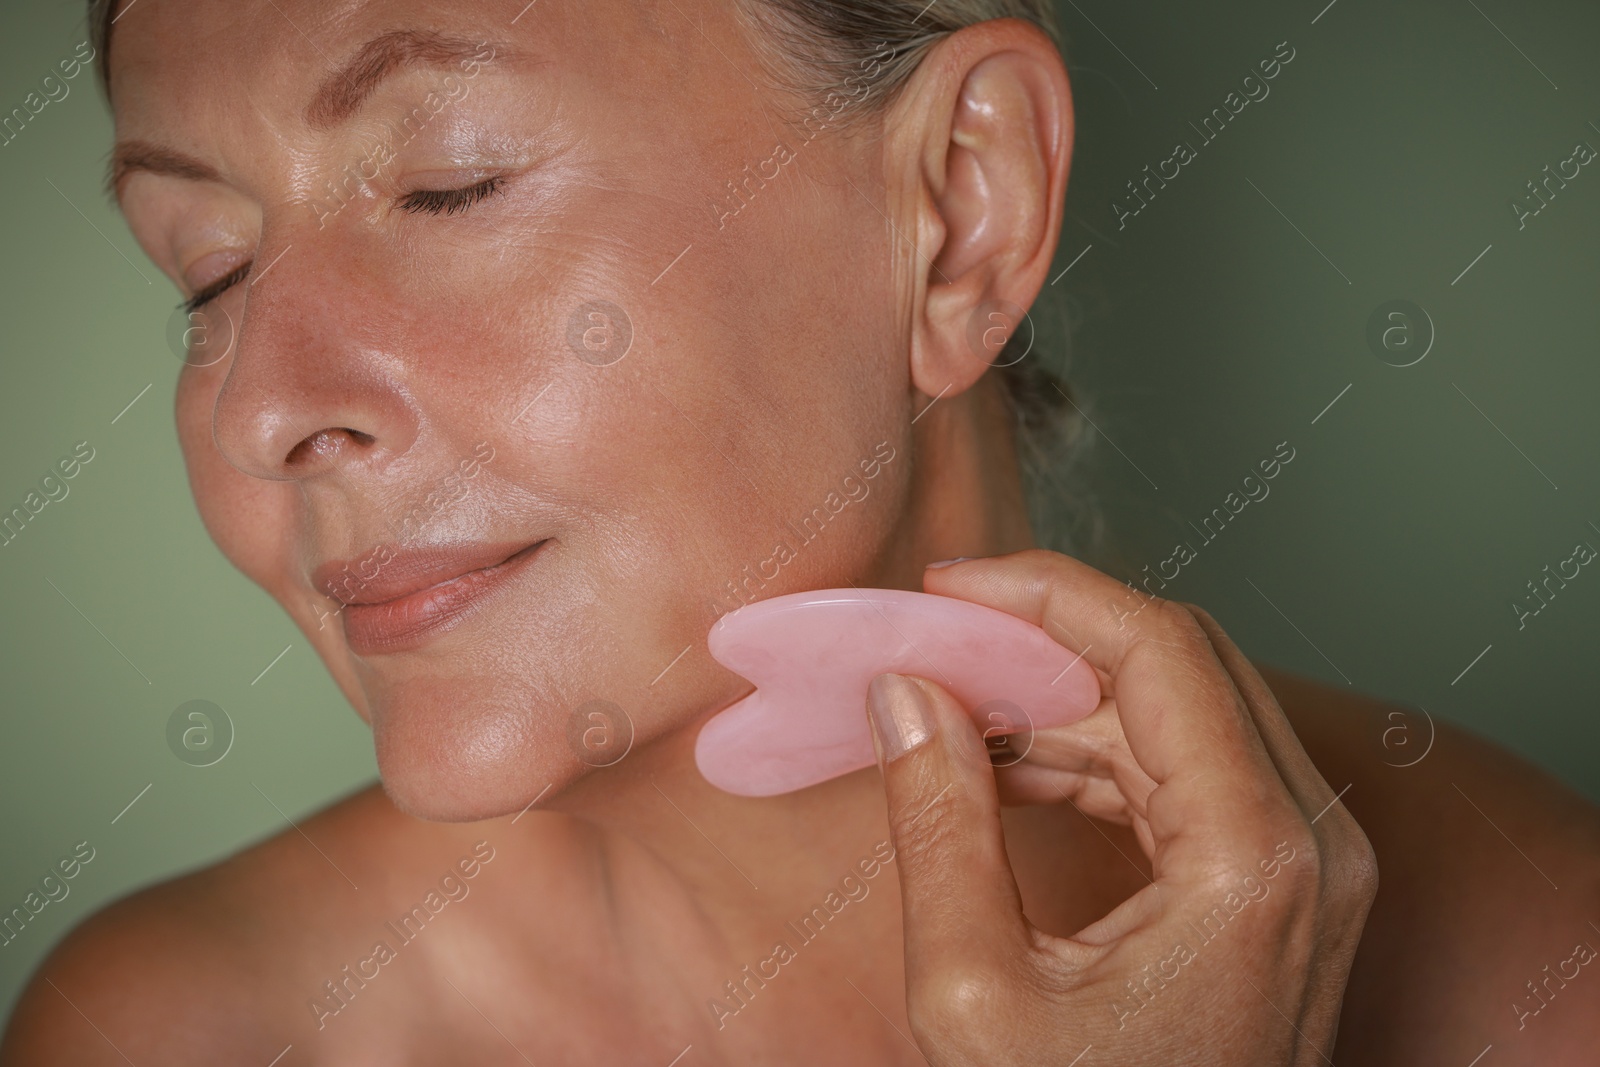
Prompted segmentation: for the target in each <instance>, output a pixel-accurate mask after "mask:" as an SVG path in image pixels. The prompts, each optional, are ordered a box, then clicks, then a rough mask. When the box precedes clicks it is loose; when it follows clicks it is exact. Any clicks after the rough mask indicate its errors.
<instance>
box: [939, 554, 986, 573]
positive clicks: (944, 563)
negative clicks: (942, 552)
mask: <svg viewBox="0 0 1600 1067" xmlns="http://www.w3.org/2000/svg"><path fill="white" fill-rule="evenodd" d="M977 558H978V557H977V556H957V557H956V558H955V559H941V560H940V561H939V562H938V563H930V564H928V570H930V571H931V570H933V569H934V568H935V567H948V566H950V564H952V563H965V562H966V561H967V560H969V559H977Z"/></svg>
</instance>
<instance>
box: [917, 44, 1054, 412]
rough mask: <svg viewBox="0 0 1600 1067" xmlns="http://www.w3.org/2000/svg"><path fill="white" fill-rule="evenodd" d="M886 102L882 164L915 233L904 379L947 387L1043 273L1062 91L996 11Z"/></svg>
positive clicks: (952, 389)
mask: <svg viewBox="0 0 1600 1067" xmlns="http://www.w3.org/2000/svg"><path fill="white" fill-rule="evenodd" d="M894 110H895V111H896V112H898V114H891V115H890V116H888V122H887V123H886V125H885V130H886V131H887V132H888V137H887V138H886V149H887V151H888V153H889V155H888V157H887V158H886V163H887V165H888V167H889V168H890V169H889V177H890V182H891V183H892V184H896V185H899V186H900V188H901V190H902V191H903V193H905V194H908V195H907V196H906V198H905V199H904V200H903V201H902V203H905V204H907V205H909V206H910V210H911V211H912V212H914V215H915V220H914V221H915V226H914V228H913V229H912V231H911V232H912V233H914V234H915V235H916V242H917V249H916V252H915V253H914V254H911V255H910V257H909V260H910V262H909V264H908V266H909V270H910V271H911V278H912V279H913V281H914V283H915V286H914V290H915V291H914V300H913V302H912V321H911V381H912V384H913V385H915V386H916V387H917V389H918V390H919V391H921V392H922V393H925V394H926V395H928V396H940V395H942V394H946V393H959V392H961V391H962V390H965V389H967V388H969V387H971V385H972V384H973V383H974V382H976V381H977V380H978V379H979V378H980V377H981V376H982V375H983V372H984V371H986V370H988V369H989V367H990V366H991V365H993V363H994V362H995V360H996V359H997V358H998V357H999V355H1000V350H1001V349H1002V348H1003V347H1004V346H1005V342H1006V341H1007V340H1009V339H1010V337H1011V335H1012V333H1013V332H1014V331H1015V330H1016V329H1017V328H1018V327H1019V326H1022V320H1023V319H1024V318H1025V309H1026V308H1027V307H1028V306H1029V305H1031V304H1032V303H1033V300H1034V298H1035V297H1036V296H1038V294H1039V290H1040V288H1041V287H1042V286H1043V285H1044V280H1045V276H1046V275H1047V274H1048V273H1049V270H1050V264H1051V260H1052V257H1054V255H1055V250H1056V241H1057V238H1058V236H1059V231H1060V227H1061V212H1062V200H1063V198H1064V196H1065V193H1066V187H1067V171H1068V168H1069V166H1070V163H1071V159H1072V132H1073V130H1072V93H1071V89H1070V88H1069V86H1068V83H1067V72H1066V68H1065V66H1064V65H1063V64H1062V61H1061V55H1060V53H1059V52H1058V51H1057V49H1056V46H1055V44H1054V42H1052V41H1051V40H1050V38H1049V37H1048V36H1047V35H1046V34H1045V33H1044V32H1043V31H1042V30H1040V29H1039V28H1038V27H1036V26H1034V25H1033V24H1031V23H1029V22H1025V21H1023V20H1020V19H996V20H992V21H988V22H981V23H978V24H977V25H974V26H969V27H967V28H965V29H962V30H960V31H958V32H956V33H954V34H952V35H951V36H949V37H947V38H946V39H944V40H943V41H941V42H939V44H938V45H936V46H935V47H934V48H933V49H932V50H930V52H929V53H928V55H927V56H926V57H924V59H923V62H922V63H921V64H920V65H919V66H918V68H917V71H916V72H915V73H914V74H913V75H912V79H911V81H910V83H908V84H907V85H906V87H905V92H904V93H903V94H902V95H901V96H900V97H899V99H898V100H896V102H895V105H894ZM1022 328H1023V329H1028V328H1030V327H1027V326H1022Z"/></svg>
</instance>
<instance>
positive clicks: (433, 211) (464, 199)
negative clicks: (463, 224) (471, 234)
mask: <svg viewBox="0 0 1600 1067" xmlns="http://www.w3.org/2000/svg"><path fill="white" fill-rule="evenodd" d="M505 183H506V180H505V178H504V177H503V176H501V175H496V176H495V177H493V178H489V179H488V180H486V181H481V182H479V183H478V184H476V185H469V186H467V187H466V188H464V189H419V190H417V191H416V192H414V193H411V194H409V195H408V196H406V197H405V199H403V200H401V201H400V206H401V208H403V209H404V210H406V211H409V212H412V213H413V214H416V213H418V212H427V213H428V214H430V215H454V214H456V213H458V212H462V211H465V210H467V209H468V208H469V207H471V206H472V205H473V204H476V203H478V202H479V201H481V200H487V199H488V198H489V197H491V196H493V195H494V194H495V193H498V192H499V191H500V190H501V188H502V187H503V186H504V185H505Z"/></svg>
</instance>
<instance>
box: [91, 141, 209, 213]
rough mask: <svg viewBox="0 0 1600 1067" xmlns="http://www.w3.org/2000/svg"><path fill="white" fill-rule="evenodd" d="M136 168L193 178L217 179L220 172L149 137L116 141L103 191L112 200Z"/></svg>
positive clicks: (204, 180) (196, 179)
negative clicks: (153, 142) (138, 139)
mask: <svg viewBox="0 0 1600 1067" xmlns="http://www.w3.org/2000/svg"><path fill="white" fill-rule="evenodd" d="M135 171H147V172H149V173H151V174H171V175H174V176H175V177H179V178H187V179H189V180H190V181H196V182H219V181H221V180H222V175H221V174H219V173H218V172H217V168H215V167H213V166H211V164H209V163H203V162H201V161H200V160H198V159H195V158H194V157H193V156H186V155H184V154H183V153H182V152H178V151H174V150H173V149H171V148H163V147H162V146H161V145H158V144H151V143H150V142H149V141H119V142H117V146H116V148H115V149H113V150H112V152H111V163H110V165H109V166H108V167H107V168H106V194H107V195H109V196H110V197H111V198H112V199H113V200H115V199H116V198H117V192H118V190H120V189H121V188H122V182H123V180H124V179H125V178H127V177H128V175H130V174H133V173H134V172H135Z"/></svg>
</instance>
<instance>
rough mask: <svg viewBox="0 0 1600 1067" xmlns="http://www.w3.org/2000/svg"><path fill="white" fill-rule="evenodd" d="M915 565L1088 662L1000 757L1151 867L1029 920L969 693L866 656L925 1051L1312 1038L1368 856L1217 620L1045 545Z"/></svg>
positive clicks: (1336, 975) (1067, 1057)
mask: <svg viewBox="0 0 1600 1067" xmlns="http://www.w3.org/2000/svg"><path fill="white" fill-rule="evenodd" d="M924 588H925V589H926V590H927V591H928V592H930V593H937V594H940V595H943V596H953V597H959V598H961V599H964V600H971V601H974V602H976V603H980V604H987V605H989V606H990V607H993V608H998V609H1000V610H1002V611H1007V612H1010V613H1011V614H1013V615H1016V616H1018V617H1020V618H1023V619H1027V620H1028V621H1029V622H1032V623H1034V624H1036V625H1039V626H1041V627H1043V628H1044V629H1045V630H1046V631H1047V632H1048V633H1050V634H1051V636H1053V637H1055V638H1056V640H1058V641H1061V643H1062V644H1063V645H1065V646H1066V647H1069V648H1071V649H1072V650H1073V651H1075V652H1080V653H1081V654H1082V655H1083V657H1084V659H1085V660H1086V661H1088V662H1089V663H1090V664H1092V665H1093V666H1094V667H1095V669H1096V670H1097V671H1098V672H1100V673H1101V679H1102V683H1103V686H1104V690H1105V694H1106V696H1105V699H1104V701H1103V702H1102V705H1101V707H1100V708H1099V709H1098V710H1097V711H1096V712H1095V713H1094V714H1093V715H1091V716H1090V717H1089V718H1088V719H1085V720H1083V721H1082V722H1080V723H1077V724H1074V725H1073V726H1069V727H1063V728H1060V729H1059V730H1053V731H1049V732H1048V733H1046V732H1043V731H1041V732H1040V733H1039V734H1038V736H1037V737H1036V738H1035V741H1034V745H1033V749H1032V750H1031V751H1030V752H1029V754H1028V759H1027V760H1025V761H1023V762H1022V763H1019V764H1017V765H1016V766H1013V767H1009V768H1006V769H1005V770H1003V771H1000V772H999V775H1000V777H1001V778H1002V779H1003V780H1004V781H1005V785H1006V788H1007V790H1008V792H1009V793H1010V794H1011V796H1012V798H1013V799H1023V800H1029V801H1030V802H1036V801H1042V800H1044V799H1047V798H1052V799H1056V800H1059V799H1060V797H1061V796H1062V795H1068V796H1072V797H1074V798H1075V799H1076V801H1077V802H1078V803H1079V805H1080V806H1081V807H1083V809H1084V810H1085V812H1086V813H1087V814H1089V815H1092V816H1096V817H1099V818H1108V819H1115V820H1119V821H1122V822H1127V823H1131V824H1132V826H1133V828H1134V830H1135V832H1136V833H1137V835H1138V838H1139V841H1140V843H1141V844H1142V845H1143V847H1144V849H1145V853H1146V855H1147V856H1148V857H1149V859H1150V862H1151V865H1152V870H1153V872H1154V883H1153V884H1152V885H1150V886H1147V887H1145V888H1144V889H1142V890H1140V891H1139V892H1137V893H1135V894H1134V895H1133V896H1131V897H1130V898H1128V899H1127V900H1125V901H1123V902H1122V904H1120V905H1119V906H1118V907H1116V908H1115V909H1114V910H1112V911H1111V913H1110V914H1109V915H1106V916H1105V917H1104V918H1102V919H1100V920H1099V921H1097V922H1095V923H1093V924H1091V925H1090V926H1088V927H1086V928H1084V929H1083V930H1080V931H1078V932H1077V933H1076V934H1074V935H1073V936H1071V937H1067V938H1060V937H1054V936H1051V935H1049V934H1046V933H1044V932H1043V931H1041V930H1039V929H1037V928H1035V927H1034V926H1033V924H1032V923H1030V922H1029V921H1028V919H1027V918H1026V917H1025V916H1024V915H1023V914H1022V903H1021V898H1020V896H1019V894H1018V892H1017V885H1016V880H1015V878H1014V877H1013V875H1012V872H1011V867H1010V864H1009V861H1008V860H1007V858H1006V849H1005V840H1004V837H1003V833H1002V829H1001V824H1000V818H999V814H1000V803H999V795H998V792H997V787H996V772H995V771H994V770H993V769H992V768H991V764H990V758H989V754H988V751H987V750H986V748H985V745H984V742H983V739H982V738H981V737H980V736H979V734H978V731H977V728H976V727H975V726H974V724H973V722H972V720H971V718H970V716H969V715H968V714H967V712H966V711H965V710H963V709H962V707H961V706H960V705H959V704H958V703H957V702H956V701H955V699H954V698H953V697H952V696H950V694H949V693H947V692H946V691H945V690H944V689H943V688H941V687H940V686H939V685H937V684H935V683H933V682H931V681H928V680H926V679H921V678H910V677H906V676H900V675H881V676H879V678H877V679H875V680H874V681H873V683H872V686H871V689H870V690H869V693H868V700H867V703H868V709H869V713H870V714H869V718H870V719H871V720H872V722H873V731H874V732H873V736H874V744H875V745H876V746H877V748H878V756H879V762H880V764H881V765H882V767H883V777H884V787H885V790H886V791H887V794H888V804H889V824H890V828H891V831H892V833H893V837H894V845H895V849H896V853H897V855H896V863H897V866H898V867H899V872H900V887H901V904H902V907H903V911H904V918H905V952H906V1002H907V1007H908V1010H909V1014H910V1020H911V1027H912V1031H913V1033H914V1035H915V1037H916V1040H917V1042H918V1044H919V1046H920V1047H921V1049H922V1051H923V1053H924V1054H925V1055H926V1056H927V1058H928V1061H929V1062H930V1063H931V1064H933V1065H934V1067H957V1065H962V1067H965V1065H974V1067H976V1065H983V1067H1000V1065H1008V1064H1019V1065H1020V1064H1028V1065H1035V1064H1056V1065H1061V1067H1065V1065H1067V1064H1071V1063H1074V1062H1075V1059H1074V1058H1075V1057H1077V1056H1079V1055H1080V1054H1081V1053H1083V1052H1084V1050H1085V1049H1086V1048H1087V1047H1088V1046H1091V1045H1092V1046H1093V1052H1092V1054H1091V1055H1089V1056H1088V1057H1087V1058H1086V1059H1085V1061H1084V1067H1090V1065H1093V1067H1105V1065H1108V1064H1110V1065H1114V1064H1127V1065H1130V1067H1131V1065H1135V1064H1137V1065H1139V1067H1146V1065H1151V1064H1161V1065H1166V1064H1174V1063H1184V1064H1203V1065H1216V1067H1247V1065H1268V1064H1271V1065H1273V1067H1282V1065H1294V1067H1301V1065H1310V1064H1320V1063H1324V1062H1331V1060H1330V1057H1331V1056H1332V1052H1333V1041H1334V1037H1335V1035H1336V1033H1337V1031H1338V1023H1339V1009H1340V1003H1341V1001H1342V998H1343V995H1344V987H1345V982H1346V980H1347V978H1348V976H1349V972H1350V964H1351V960H1352V959H1353V957H1354V955H1355V950H1356V944H1357V942H1358V941H1359V939H1360V937H1361V929H1362V926H1363V924H1364V923H1365V921H1366V915H1367V909H1368V907H1369V906H1370V905H1371V903H1372V898H1373V895H1374V893H1375V892H1376V890H1377V865H1376V862H1375V860H1374V858H1373V853H1372V848H1371V846H1370V845H1369V844H1368V843H1367V839H1366V837H1365V836H1364V835H1363V834H1362V832H1361V829H1360V827H1359V826H1357V825H1356V822H1355V820H1354V819H1352V818H1351V817H1350V815H1349V814H1348V813H1347V812H1346V811H1345V809H1344V807H1343V806H1342V805H1340V804H1336V803H1333V801H1334V791H1333V790H1332V789H1331V788H1330V787H1329V786H1328V784H1327V783H1326V782H1325V781H1323V779H1322V777H1321V776H1320V775H1319V774H1318V773H1317V770H1316V768H1315V767H1314V766H1312V763H1311V760H1310V758H1309V757H1307V755H1306V753H1305V750H1304V749H1302V748H1301V747H1300V743H1299V741H1298V740H1296V738H1295V736H1294V734H1293V732H1292V731H1291V730H1290V728H1289V724H1288V722H1287V721H1286V720H1285V719H1284V716H1283V712H1282V710H1281V709H1280V708H1279V707H1278V704H1277V701H1276V700H1275V699H1274V698H1273V695H1272V692H1271V691H1270V690H1269V689H1268V688H1267V685H1266V683H1265V682H1264V681H1263V680H1262V679H1261V676H1260V675H1259V674H1257V673H1256V671H1255V669H1254V668H1253V667H1252V666H1251V665H1250V663H1249V661H1248V660H1246V659H1245V658H1244V656H1243V654H1241V653H1240V652H1239V650H1238V648H1237V647H1235V646H1234V644H1233V643H1232V642H1231V641H1230V640H1229V639H1228V637H1227V636H1226V635H1225V634H1224V633H1223V632H1222V631H1221V629H1219V628H1218V627H1217V624H1216V623H1215V621H1214V620H1212V619H1211V617H1210V616H1209V615H1207V614H1206V613H1205V612H1203V611H1201V610H1200V609H1199V608H1195V607H1191V606H1189V605H1185V604H1179V603H1176V602H1172V601H1164V600H1159V599H1151V598H1148V597H1145V596H1144V595H1143V594H1138V593H1135V592H1134V591H1133V590H1131V589H1130V588H1129V587H1128V586H1126V585H1124V584H1123V583H1121V582H1118V581H1115V580H1114V579H1111V578H1109V577H1107V576H1105V575H1103V574H1101V573H1099V572H1098V571H1096V570H1094V569H1093V568H1091V567H1088V566H1087V565H1085V564H1083V563H1080V562H1078V561H1076V560H1073V559H1070V558H1068V557H1066V556H1063V555H1060V554H1057V553H1054V552H1046V551H1042V550H1031V551H1027V552H1019V553H1015V554H1013V555H1009V556H1001V557H996V558H994V559H977V560H971V561H968V562H962V563H957V564H953V565H950V566H947V567H942V568H937V569H930V570H929V571H928V572H927V573H926V575H925V576H924ZM1330 805H1331V806H1330ZM1313 820H1315V821H1314V822H1313ZM1217 931H1220V932H1217ZM1203 938H1204V939H1203Z"/></svg>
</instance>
